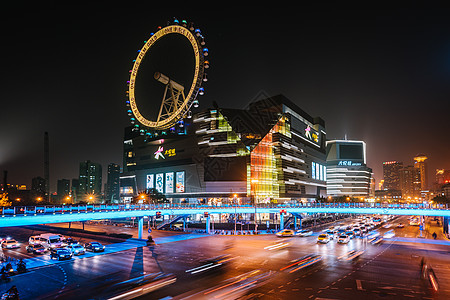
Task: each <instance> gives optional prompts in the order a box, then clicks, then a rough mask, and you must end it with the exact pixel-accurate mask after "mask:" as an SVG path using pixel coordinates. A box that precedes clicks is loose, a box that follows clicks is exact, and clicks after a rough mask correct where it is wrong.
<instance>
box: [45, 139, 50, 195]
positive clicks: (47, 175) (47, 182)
mask: <svg viewBox="0 0 450 300" xmlns="http://www.w3.org/2000/svg"><path fill="white" fill-rule="evenodd" d="M48 148H49V147H48V132H45V133H44V179H45V198H46V200H47V201H50V167H49V164H50V162H49V153H48V152H49V150H48Z"/></svg>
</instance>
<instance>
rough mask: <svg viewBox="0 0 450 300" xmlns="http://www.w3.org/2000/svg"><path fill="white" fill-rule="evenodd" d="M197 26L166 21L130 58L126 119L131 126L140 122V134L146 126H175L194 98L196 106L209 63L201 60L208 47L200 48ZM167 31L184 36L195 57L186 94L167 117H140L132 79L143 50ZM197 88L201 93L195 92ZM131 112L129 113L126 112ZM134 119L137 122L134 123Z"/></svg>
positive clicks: (200, 41)
mask: <svg viewBox="0 0 450 300" xmlns="http://www.w3.org/2000/svg"><path fill="white" fill-rule="evenodd" d="M200 32H201V31H200V29H198V28H197V29H193V23H191V25H190V27H189V28H187V22H186V21H185V20H183V21H182V25H179V21H178V20H177V19H175V20H174V22H173V24H168V25H167V26H165V27H161V26H159V27H158V31H156V32H155V33H151V34H150V38H149V39H148V40H147V41H145V43H144V46H143V47H142V48H141V49H139V50H138V51H137V52H138V56H137V57H136V59H134V60H133V68H132V69H131V70H130V71H129V73H130V78H129V80H128V81H127V84H128V87H129V88H128V91H127V93H126V94H127V98H128V99H127V101H126V105H127V106H128V107H129V108H130V109H128V110H127V112H128V115H129V117H130V122H131V123H132V124H133V125H134V128H136V129H138V128H139V127H140V125H142V127H144V128H145V129H141V130H140V131H141V134H143V133H144V132H145V131H147V129H151V130H164V129H167V128H170V127H172V126H175V125H176V124H177V123H178V121H179V120H180V119H183V118H184V116H185V115H186V113H187V112H188V111H189V110H190V108H191V106H192V104H193V103H194V101H196V103H197V105H196V106H195V107H197V106H198V100H197V95H203V94H204V88H203V87H202V86H201V84H202V82H206V81H207V77H206V73H205V69H207V68H209V66H210V63H209V61H208V60H205V56H208V52H209V50H208V48H206V47H202V46H203V45H204V37H203V36H202V35H201V34H200ZM168 34H180V35H182V36H184V37H185V38H187V39H188V41H189V42H190V45H191V46H192V49H193V50H194V57H195V68H194V75H193V81H192V84H191V86H190V87H189V89H188V93H187V95H186V97H185V101H184V102H183V104H182V105H181V106H180V107H179V108H178V109H177V110H176V111H174V112H173V114H171V115H170V116H168V117H167V118H165V119H163V120H157V121H151V120H149V119H148V118H146V117H144V116H143V115H142V114H141V113H140V112H139V109H138V106H137V103H136V97H135V85H136V78H137V74H138V71H139V67H140V64H141V62H142V60H143V59H144V57H145V54H146V53H147V51H148V50H149V49H150V48H151V47H152V46H153V45H154V44H155V43H156V42H157V41H159V40H160V39H162V38H163V37H165V36H166V35H168ZM199 91H201V93H200V92H199ZM130 111H131V114H130ZM136 121H137V122H138V123H139V124H136Z"/></svg>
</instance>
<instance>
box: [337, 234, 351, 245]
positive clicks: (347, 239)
mask: <svg viewBox="0 0 450 300" xmlns="http://www.w3.org/2000/svg"><path fill="white" fill-rule="evenodd" d="M337 242H338V243H339V244H347V243H348V242H350V237H349V236H348V235H344V234H342V235H340V236H339V238H338V241H337Z"/></svg>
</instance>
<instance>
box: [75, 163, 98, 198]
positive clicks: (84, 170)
mask: <svg viewBox="0 0 450 300" xmlns="http://www.w3.org/2000/svg"><path fill="white" fill-rule="evenodd" d="M101 191H102V166H101V165H100V164H99V163H94V162H91V161H90V160H87V161H84V162H81V163H80V176H79V178H78V194H77V197H78V198H77V199H78V201H86V202H89V201H92V200H99V197H100V194H101Z"/></svg>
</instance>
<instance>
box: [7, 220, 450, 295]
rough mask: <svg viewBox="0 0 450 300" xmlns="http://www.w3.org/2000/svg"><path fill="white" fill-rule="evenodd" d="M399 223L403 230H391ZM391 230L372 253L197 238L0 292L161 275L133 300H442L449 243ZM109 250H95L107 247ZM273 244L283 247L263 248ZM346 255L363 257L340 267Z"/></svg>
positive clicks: (20, 234) (37, 276)
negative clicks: (160, 283)
mask: <svg viewBox="0 0 450 300" xmlns="http://www.w3.org/2000/svg"><path fill="white" fill-rule="evenodd" d="M399 222H402V223H404V224H405V227H404V228H397V227H396V224H397V223H399ZM391 223H392V227H391V228H387V229H385V228H380V231H381V232H382V233H383V232H385V231H387V230H390V229H394V230H395V232H396V237H395V238H392V239H389V240H387V239H386V240H384V241H383V242H382V243H381V244H377V245H372V244H370V243H367V242H366V241H365V240H364V239H359V238H355V239H352V240H351V241H350V242H349V243H348V244H337V243H336V241H331V242H329V243H328V244H318V243H317V242H316V240H317V236H316V235H317V233H316V235H314V236H310V237H302V238H301V237H294V238H277V237H275V236H274V235H258V236H237V237H233V236H206V235H197V236H196V238H192V239H181V240H179V241H176V239H174V241H173V242H171V240H170V239H168V240H164V242H161V243H159V244H157V245H156V246H155V247H153V248H151V247H147V246H141V247H135V248H132V249H128V250H124V251H119V252H114V253H109V254H108V253H107V254H103V255H102V254H100V255H95V256H92V257H86V258H82V259H76V260H70V261H63V262H57V263H54V264H51V265H48V266H42V267H38V268H34V269H31V270H30V271H29V272H27V273H25V274H20V275H16V276H13V277H12V281H11V282H10V283H2V284H1V285H0V290H1V291H4V290H6V289H7V288H9V287H10V286H11V285H12V284H15V285H16V286H17V287H18V289H19V293H20V296H21V299H55V298H57V299H58V298H59V299H103V298H104V296H105V295H106V294H108V292H110V290H111V286H113V285H114V284H116V283H118V282H121V281H125V280H129V279H130V278H136V277H140V276H142V275H147V274H154V273H159V272H162V273H165V274H167V273H170V274H174V275H175V276H176V278H177V280H176V282H175V283H173V284H170V285H168V286H165V287H162V288H161V289H158V290H156V291H154V292H152V293H150V294H147V295H146V296H142V297H141V298H139V299H162V298H165V299H170V298H175V299H182V298H189V297H190V298H189V299H213V298H215V299H235V298H241V299H450V258H449V255H448V254H449V253H450V243H448V241H445V240H443V236H441V233H440V232H439V228H438V227H437V225H436V224H435V223H433V221H430V222H428V223H427V226H426V228H425V229H426V231H424V232H423V235H424V236H425V237H426V238H425V239H421V238H417V236H418V235H419V228H418V227H417V226H409V225H408V221H407V219H406V218H405V217H402V218H398V219H396V220H394V221H392V222H391ZM433 230H438V233H439V234H440V236H439V240H437V241H434V240H433V239H427V237H428V235H430V234H431V233H432V232H433ZM11 233H14V234H15V236H14V238H16V239H18V240H19V241H21V240H22V241H24V240H26V239H27V238H28V236H29V235H31V234H30V230H29V229H26V228H7V229H4V230H2V232H1V234H11ZM34 234H35V233H34ZM163 234H164V233H163ZM188 236H189V235H185V237H188ZM199 236H200V237H199ZM85 240H86V241H87V240H94V239H93V238H92V237H86V238H85ZM161 241H162V240H161ZM114 242H115V241H109V242H108V241H104V242H103V243H104V244H107V247H108V245H113V244H114ZM277 243H283V245H282V246H280V247H278V246H277V247H278V248H277V247H271V246H274V245H276V244H277ZM22 248H24V246H22ZM274 248H275V249H274ZM271 249H272V250H271ZM352 250H357V251H363V253H362V254H361V255H359V256H357V257H356V258H354V259H349V260H347V259H346V255H348V253H349V252H350V251H352ZM7 251H8V252H9V253H11V254H12V253H16V254H17V257H21V255H22V254H23V255H25V254H26V253H23V250H22V249H21V250H5V253H6V252H7ZM12 251H15V252H12ZM223 254H227V255H229V256H227V257H229V258H230V260H229V261H227V262H226V263H223V264H222V265H221V266H220V268H217V269H216V268H212V269H211V270H210V271H205V272H198V273H194V274H192V272H191V273H189V272H186V271H187V270H193V269H194V270H199V269H196V268H198V267H199V266H202V265H205V264H206V262H205V261H207V260H208V259H209V258H212V257H216V256H218V255H223ZM311 254H315V255H320V258H321V259H320V260H318V261H317V262H315V263H313V264H310V265H308V264H306V265H305V266H303V267H298V266H299V265H298V264H297V262H298V261H299V260H298V259H300V258H303V257H305V256H307V255H311ZM26 255H29V254H26ZM24 257H25V256H24ZM26 257H28V256H26ZM422 258H424V259H425V261H426V262H427V263H428V265H429V266H430V267H432V268H433V270H434V274H436V278H437V282H438V287H439V289H438V291H435V290H434V289H433V286H432V284H431V283H430V281H429V279H428V278H425V279H424V278H422V277H421V261H422ZM258 276H259V277H258ZM227 297H228V298H227Z"/></svg>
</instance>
